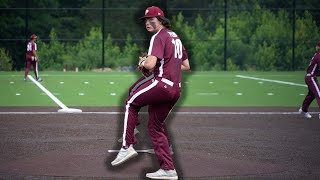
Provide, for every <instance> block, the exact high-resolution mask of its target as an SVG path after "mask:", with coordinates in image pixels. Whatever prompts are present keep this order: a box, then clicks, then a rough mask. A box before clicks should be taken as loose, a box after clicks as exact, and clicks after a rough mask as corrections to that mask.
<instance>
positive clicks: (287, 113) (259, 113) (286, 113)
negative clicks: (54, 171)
mask: <svg viewBox="0 0 320 180" xmlns="http://www.w3.org/2000/svg"><path fill="white" fill-rule="evenodd" d="M309 113H310V114H319V113H320V112H309ZM10 114H12V115H15V114H25V115H29V114H30V115H38V114H61V113H59V112H0V115H10ZM73 114H106V115H119V114H124V113H123V112H79V113H77V112H75V113H73ZM139 114H148V113H147V112H140V113H139ZM170 114H177V115H293V114H300V113H299V112H171V113H170Z"/></svg>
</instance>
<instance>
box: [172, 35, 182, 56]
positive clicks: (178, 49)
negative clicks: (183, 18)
mask: <svg viewBox="0 0 320 180" xmlns="http://www.w3.org/2000/svg"><path fill="white" fill-rule="evenodd" d="M171 42H172V44H173V45H174V57H175V58H178V59H181V58H182V43H181V40H180V39H172V41H171Z"/></svg>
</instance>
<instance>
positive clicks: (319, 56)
mask: <svg viewBox="0 0 320 180" xmlns="http://www.w3.org/2000/svg"><path fill="white" fill-rule="evenodd" d="M319 74H320V41H319V42H318V43H317V45H316V53H315V54H314V55H313V57H312V59H311V61H310V64H309V66H308V68H307V74H306V76H305V82H306V84H307V86H308V94H307V95H306V97H305V98H304V100H303V103H302V107H301V108H300V109H299V112H300V113H301V114H303V115H304V117H306V118H311V115H310V113H309V112H308V109H309V106H310V104H311V103H312V101H313V100H314V99H316V100H317V103H318V106H319V107H320V87H319V83H318V80H317V75H319ZM319 117H320V116H319Z"/></svg>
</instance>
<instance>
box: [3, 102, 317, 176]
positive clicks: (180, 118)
mask: <svg viewBox="0 0 320 180" xmlns="http://www.w3.org/2000/svg"><path fill="white" fill-rule="evenodd" d="M81 109H82V110H83V111H84V113H80V114H59V113H54V112H56V111H57V109H56V108H54V107H1V108H0V140H1V141H0V143H1V144H0V145H1V148H0V179H145V174H146V173H148V172H153V171H155V170H157V169H158V168H159V165H158V163H157V161H156V159H155V156H154V155H152V154H147V153H139V155H138V156H137V157H136V158H134V159H132V160H130V161H128V162H126V163H125V164H123V165H121V166H119V167H112V166H111V165H110V162H111V161H112V160H113V159H114V158H115V156H116V153H108V150H118V149H120V147H121V144H119V143H118V142H117V139H118V138H119V137H120V136H121V133H122V117H123V114H121V113H114V114H112V113H94V112H121V108H120V107H109V108H105V107H100V108H96V107H81ZM311 110H313V111H315V110H316V109H311ZM296 111H297V108H290V107H288V108H283V107H259V108H253V107H247V108H236V107H230V108H224V107H214V108H212V107H177V108H176V109H174V111H173V112H172V113H171V115H170V117H169V118H168V120H167V124H168V127H169V131H170V135H171V138H172V141H173V150H174V155H173V157H174V163H175V166H176V170H177V172H178V175H179V179H239V178H240V179H256V178H267V179H302V178H304V179H305V178H319V177H320V153H319V152H320V120H319V119H318V114H316V113H312V115H313V117H312V118H311V119H305V118H303V117H302V116H301V115H300V114H298V113H296ZM8 112H11V113H8ZM14 112H20V113H14ZM22 112H29V113H22ZM32 112H34V113H32ZM39 112H42V113H39ZM46 112H48V113H46ZM50 112H52V113H50ZM85 112H92V113H85ZM183 112H184V113H183ZM199 112H202V113H199ZM206 112H207V113H206ZM210 112H211V113H210ZM212 112H216V113H212ZM219 112H220V113H219ZM255 112H260V113H255ZM263 112H266V113H263ZM272 112H274V113H272ZM281 112H283V113H281ZM285 112H287V113H285ZM290 112H292V113H290ZM139 120H140V121H141V125H140V126H139V127H138V129H139V130H140V133H139V134H138V135H137V138H138V139H139V143H138V144H137V145H135V149H149V148H152V147H151V145H150V140H149V137H148V134H147V131H146V121H147V115H146V113H142V114H141V115H140V119H139Z"/></svg>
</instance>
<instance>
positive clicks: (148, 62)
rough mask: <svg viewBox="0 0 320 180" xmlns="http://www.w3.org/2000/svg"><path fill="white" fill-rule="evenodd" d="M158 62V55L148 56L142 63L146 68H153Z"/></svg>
mask: <svg viewBox="0 0 320 180" xmlns="http://www.w3.org/2000/svg"><path fill="white" fill-rule="evenodd" d="M156 63H157V57H155V56H148V57H147V59H146V60H145V61H144V62H143V64H142V65H143V67H144V68H146V69H149V70H151V69H153V68H154V67H155V66H156Z"/></svg>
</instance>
